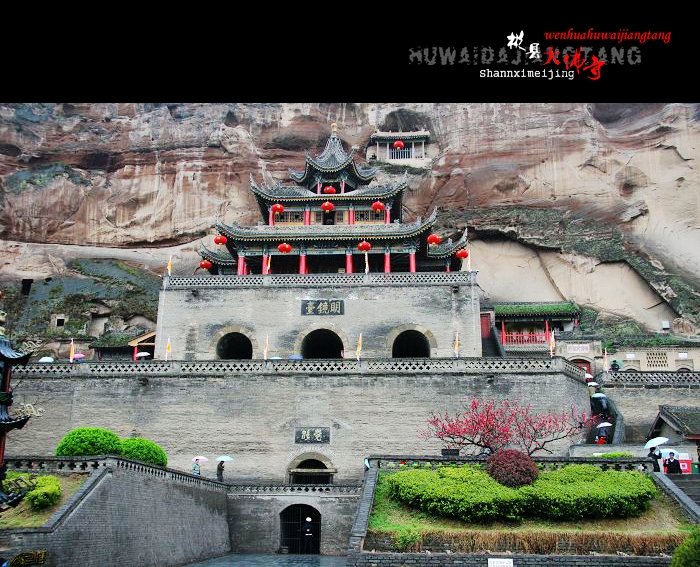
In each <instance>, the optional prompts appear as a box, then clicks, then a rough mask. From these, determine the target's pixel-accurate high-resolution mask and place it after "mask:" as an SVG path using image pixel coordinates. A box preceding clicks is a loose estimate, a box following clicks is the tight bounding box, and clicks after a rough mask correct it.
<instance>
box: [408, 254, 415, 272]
mask: <svg viewBox="0 0 700 567" xmlns="http://www.w3.org/2000/svg"><path fill="white" fill-rule="evenodd" d="M408 271H409V272H415V271H416V253H415V251H414V252H409V253H408Z"/></svg>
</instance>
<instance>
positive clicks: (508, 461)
mask: <svg viewBox="0 0 700 567" xmlns="http://www.w3.org/2000/svg"><path fill="white" fill-rule="evenodd" d="M486 472H487V473H489V475H490V476H491V478H493V479H494V480H496V481H498V482H500V483H501V484H503V485H505V486H510V487H512V488H515V487H518V486H526V485H528V484H532V483H533V482H535V480H537V477H538V476H539V474H540V471H539V470H538V468H537V465H536V464H535V462H534V461H533V460H532V459H531V458H530V457H528V456H527V455H526V454H525V453H523V452H522V451H516V450H515V449H499V450H498V451H496V452H495V453H494V454H493V455H491V456H490V457H489V458H488V460H487V461H486Z"/></svg>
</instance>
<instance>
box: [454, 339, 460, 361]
mask: <svg viewBox="0 0 700 567" xmlns="http://www.w3.org/2000/svg"><path fill="white" fill-rule="evenodd" d="M454 347H455V358H459V333H455V343H454Z"/></svg>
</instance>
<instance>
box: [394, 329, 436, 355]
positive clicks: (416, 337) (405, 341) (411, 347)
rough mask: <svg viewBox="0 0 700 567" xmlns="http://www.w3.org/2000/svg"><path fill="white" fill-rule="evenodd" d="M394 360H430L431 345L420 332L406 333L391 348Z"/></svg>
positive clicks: (395, 340) (397, 338) (411, 331)
mask: <svg viewBox="0 0 700 567" xmlns="http://www.w3.org/2000/svg"><path fill="white" fill-rule="evenodd" d="M391 356H392V358H430V343H429V342H428V337H426V336H425V335H424V334H423V333H421V332H420V331H414V330H410V331H404V332H403V333H401V334H400V335H399V336H398V337H396V339H394V344H393V346H392V347H391Z"/></svg>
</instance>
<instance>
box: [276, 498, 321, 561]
mask: <svg viewBox="0 0 700 567" xmlns="http://www.w3.org/2000/svg"><path fill="white" fill-rule="evenodd" d="M306 518H311V522H307V521H306ZM309 524H310V526H309ZM280 531H281V534H280V535H281V537H280V545H281V546H282V547H286V548H287V550H288V551H289V553H303V554H316V555H318V554H319V553H321V513H320V512H319V511H318V510H316V508H313V507H311V506H307V505H306V504H294V505H292V506H289V507H287V508H285V509H284V510H282V512H280ZM309 531H310V532H311V535H306V533H305V532H309ZM307 538H308V539H307Z"/></svg>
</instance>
